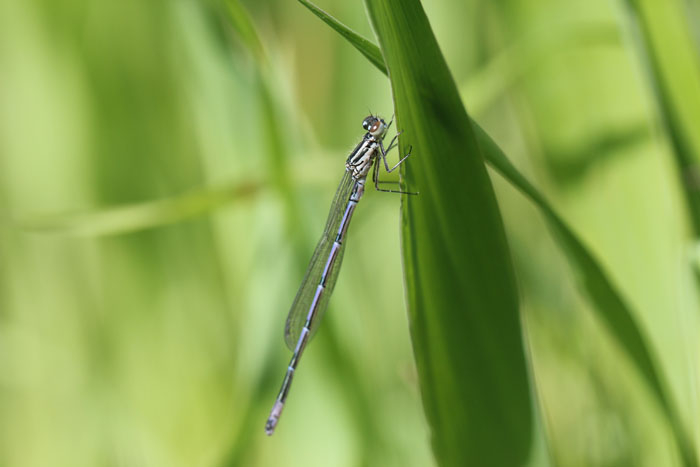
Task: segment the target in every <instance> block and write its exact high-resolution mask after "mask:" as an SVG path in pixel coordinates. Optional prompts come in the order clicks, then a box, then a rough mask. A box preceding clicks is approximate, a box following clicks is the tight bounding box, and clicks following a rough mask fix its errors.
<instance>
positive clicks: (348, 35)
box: [299, 0, 386, 74]
mask: <svg viewBox="0 0 700 467" xmlns="http://www.w3.org/2000/svg"><path fill="white" fill-rule="evenodd" d="M299 3H301V4H302V5H304V6H305V7H306V8H308V9H309V10H311V12H312V13H313V14H315V15H316V16H318V17H319V18H321V20H323V22H325V23H326V24H327V25H329V26H330V27H331V28H333V29H335V30H336V31H337V32H338V33H339V34H340V35H341V36H343V37H344V38H345V39H347V40H348V42H350V44H352V45H353V46H354V47H355V48H356V49H357V50H358V51H359V52H360V53H361V54H362V55H364V56H365V57H367V59H368V60H369V61H370V62H371V63H372V64H373V65H374V66H376V67H377V68H379V70H381V72H382V73H384V74H386V65H385V64H384V58H382V53H381V52H380V51H379V48H377V46H376V45H374V44H373V43H372V42H371V41H370V40H369V39H365V38H364V37H362V36H361V35H359V34H358V33H356V32H355V31H353V30H352V29H350V28H349V27H347V26H345V25H344V24H343V23H341V22H340V21H338V20H337V19H335V18H333V17H332V16H331V15H329V14H328V13H326V12H325V11H323V10H322V9H320V8H319V7H317V6H316V5H314V4H313V3H311V2H309V1H307V0H299Z"/></svg>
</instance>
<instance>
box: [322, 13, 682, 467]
mask: <svg viewBox="0 0 700 467" xmlns="http://www.w3.org/2000/svg"><path fill="white" fill-rule="evenodd" d="M312 11H313V10H312ZM324 21H326V22H328V21H331V22H333V28H334V29H336V30H337V31H341V30H342V28H344V26H343V25H342V24H341V23H340V22H334V21H335V20H334V19H333V18H332V17H328V16H327V17H326V18H325V19H324ZM342 35H343V36H344V37H346V38H347V37H348V36H347V35H345V34H342ZM353 45H354V46H355V47H356V48H358V50H360V51H361V52H362V53H363V54H364V55H369V54H375V53H378V52H379V48H378V47H377V46H376V45H374V44H372V43H369V44H368V43H366V42H362V43H359V42H354V43H353ZM364 48H366V49H371V50H363V49H364ZM377 68H378V69H379V70H380V71H382V72H385V68H384V67H377ZM471 125H472V127H473V128H474V131H475V136H476V139H477V141H478V144H479V146H480V148H481V150H482V151H483V152H482V155H483V157H484V159H485V160H486V162H488V163H489V165H490V166H491V167H493V168H494V169H495V170H497V171H498V172H499V173H500V174H501V175H502V176H503V177H504V178H505V179H506V180H508V182H509V183H511V184H512V185H513V186H514V187H516V188H517V189H518V190H519V191H520V192H521V193H523V194H524V195H525V196H526V197H527V198H529V199H530V200H531V201H532V202H533V203H534V204H535V205H536V206H538V208H539V209H540V211H541V212H542V214H543V215H544V217H545V220H546V221H547V223H548V225H549V226H550V229H551V230H552V232H553V234H554V239H555V241H556V242H557V243H558V244H559V246H560V247H561V249H562V250H563V251H564V253H565V254H566V256H567V258H568V260H569V264H570V265H571V267H572V270H573V271H574V272H575V277H576V279H577V282H578V284H579V286H580V287H581V289H582V290H583V291H585V292H586V294H587V296H588V297H589V299H590V300H591V301H592V302H593V304H594V305H595V311H596V312H597V313H598V315H599V316H600V318H601V320H602V321H603V323H605V324H606V326H607V327H608V329H609V331H610V333H611V334H612V336H613V338H615V339H616V341H617V342H618V343H619V345H620V347H621V348H622V349H623V351H625V352H626V353H627V355H628V357H629V358H630V360H631V362H632V363H633V364H634V365H635V367H636V368H637V370H638V371H639V372H640V374H641V375H642V376H643V378H644V381H645V382H646V384H647V385H648V387H649V388H650V390H651V391H652V393H653V394H654V395H655V397H656V399H657V401H658V403H659V404H660V405H661V407H662V408H663V410H664V413H665V414H666V417H667V419H668V420H669V423H670V425H671V427H672V430H673V432H674V435H675V437H676V439H677V441H678V443H679V445H680V446H681V451H682V454H683V457H684V459H685V463H686V465H695V463H694V461H693V460H692V455H691V454H690V452H691V451H692V449H691V448H690V443H689V441H688V439H689V438H688V436H687V434H686V432H685V431H684V429H683V427H682V423H681V421H680V420H679V418H678V416H677V415H676V412H675V410H674V409H673V404H672V402H671V400H670V397H669V396H668V394H667V391H666V389H665V387H666V386H665V384H664V382H663V377H662V375H661V374H660V373H659V371H658V370H657V369H656V365H655V363H654V358H653V355H652V353H651V351H650V348H649V345H648V344H647V341H646V339H645V337H644V335H643V333H642V331H641V329H640V328H639V326H638V324H637V322H636V320H635V318H634V314H633V313H632V310H631V309H630V307H629V305H628V304H627V303H626V301H625V300H624V299H623V297H622V295H621V294H620V292H619V291H618V290H617V287H616V286H615V285H614V283H613V281H612V280H610V279H609V278H608V276H607V274H606V272H605V270H604V269H603V267H602V266H601V265H600V263H599V261H598V260H597V259H596V258H595V256H594V255H593V254H592V253H591V252H590V251H589V250H588V249H587V248H586V246H585V244H584V243H583V242H582V241H581V240H580V239H579V238H578V236H577V235H576V234H575V233H574V231H573V230H572V229H571V228H570V227H569V226H568V224H567V223H566V222H565V221H564V220H563V219H562V218H561V217H560V216H559V215H558V214H557V212H556V211H555V210H554V208H553V207H552V206H551V205H550V203H549V202H548V201H547V200H546V198H545V197H544V196H543V195H542V194H541V193H540V192H539V191H538V190H537V189H536V188H535V187H534V186H533V185H532V184H531V183H530V182H529V181H528V180H527V178H526V177H524V176H523V175H522V174H521V173H520V172H519V171H518V170H517V169H516V168H515V167H514V166H513V165H512V164H511V163H510V161H509V160H508V159H507V157H506V156H505V154H504V153H503V152H502V151H501V149H500V148H499V147H498V145H497V144H496V143H495V142H494V141H493V140H492V139H491V138H490V137H489V136H488V134H487V133H486V132H485V131H484V130H483V129H482V128H481V127H480V126H479V125H478V124H477V123H476V122H474V121H473V120H472V121H471ZM405 128H406V126H405V125H404V123H403V121H402V129H405ZM421 189H422V187H421Z"/></svg>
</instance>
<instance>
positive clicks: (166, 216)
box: [10, 182, 262, 237]
mask: <svg viewBox="0 0 700 467" xmlns="http://www.w3.org/2000/svg"><path fill="white" fill-rule="evenodd" d="M261 187H262V184H261V183H259V182H249V183H243V184H238V185H235V186H230V187H223V188H218V189H208V190H201V191H193V192H189V193H185V194H182V195H180V196H174V197H170V198H166V199H158V200H153V201H144V202H141V203H134V204H129V205H125V206H117V207H113V208H108V209H103V210H100V211H96V212H85V213H63V214H52V215H37V216H33V217H29V218H23V219H19V220H15V221H10V225H12V226H13V227H16V228H18V229H19V230H22V231H26V232H32V233H47V234H52V235H66V236H86V237H96V236H105V235H119V234H125V233H130V232H138V231H141V230H147V229H153V228H157V227H161V226H164V225H170V224H176V223H178V222H182V221H184V220H187V219H190V218H192V217H196V216H200V215H205V214H209V213H211V212H213V211H214V210H215V209H217V208H219V207H221V206H224V205H228V204H230V203H232V202H234V201H242V200H244V199H246V198H249V197H251V196H253V195H255V194H256V193H257V192H258V191H259V190H260V189H261Z"/></svg>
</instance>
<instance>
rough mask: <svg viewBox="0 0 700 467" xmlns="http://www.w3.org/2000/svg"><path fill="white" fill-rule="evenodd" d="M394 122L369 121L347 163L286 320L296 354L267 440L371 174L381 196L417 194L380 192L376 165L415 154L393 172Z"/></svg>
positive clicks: (325, 303)
mask: <svg viewBox="0 0 700 467" xmlns="http://www.w3.org/2000/svg"><path fill="white" fill-rule="evenodd" d="M392 122H393V118H392V119H391V121H389V123H388V124H387V123H386V122H385V121H384V120H383V119H381V118H379V117H378V116H374V115H370V116H368V117H367V118H365V119H364V120H363V121H362V128H364V129H365V130H366V132H367V133H365V135H364V136H363V137H362V140H361V141H360V142H359V143H358V145H357V146H356V147H355V149H354V150H353V151H352V152H351V153H350V155H349V156H348V158H347V160H346V161H345V174H344V175H343V178H342V180H341V181H340V185H339V186H338V189H337V190H336V192H335V196H334V198H333V203H332V204H331V209H330V212H329V213H328V220H327V221H326V228H325V229H324V231H323V235H322V236H321V240H320V241H319V242H318V245H317V246H316V249H315V250H314V254H313V256H312V257H311V262H310V263H309V267H308V269H307V270H306V275H305V276H304V280H303V281H302V283H301V287H300V288H299V291H298V292H297V295H296V297H295V298H294V302H293V303H292V307H291V309H290V310H289V315H288V316H287V323H286V326H285V331H284V338H285V341H286V343H287V346H288V347H289V348H290V349H291V350H293V351H294V354H293V355H292V359H291V360H290V362H289V366H288V367H287V372H286V373H285V375H284V380H283V381H282V387H281V388H280V391H279V394H278V395H277V400H276V401H275V404H274V406H273V407H272V410H271V411H270V416H269V418H268V419H267V424H266V425H265V432H266V433H267V434H268V435H272V434H273V433H274V431H275V427H276V426H277V422H278V421H279V418H280V415H281V414H282V409H283V408H284V404H285V401H286V400H287V395H288V394H289V388H290V387H291V385H292V378H293V377H294V372H295V371H296V368H297V365H298V364H299V360H300V359H301V354H302V353H303V352H304V349H305V348H306V345H307V344H308V342H309V340H310V339H311V337H312V336H313V334H314V333H315V331H316V329H318V325H319V322H320V321H321V317H322V315H323V313H324V311H325V310H326V308H327V307H328V300H329V298H330V296H331V293H332V292H333V287H334V286H335V282H336V280H337V279H338V271H339V270H340V263H341V262H342V259H343V253H344V251H345V235H346V233H347V230H348V225H349V224H350V219H351V218H352V215H353V213H354V212H355V207H356V206H357V203H358V202H359V201H360V198H362V195H363V194H364V191H365V182H366V180H367V175H368V174H369V172H370V170H373V172H372V181H373V182H374V187H375V188H376V189H377V190H378V191H383V192H389V193H403V194H417V193H408V192H404V191H400V190H385V189H383V188H380V187H379V184H380V183H383V182H380V181H379V168H380V167H379V166H380V163H379V160H378V159H381V160H382V161H383V162H384V168H385V169H386V171H387V172H393V171H394V170H395V169H396V168H397V167H399V166H400V165H401V164H402V163H403V161H405V160H406V158H408V156H410V155H411V148H409V150H408V152H407V153H406V155H405V156H404V157H403V158H401V159H400V160H399V162H398V163H397V164H396V165H395V166H394V167H392V168H389V164H388V163H387V161H386V155H387V153H388V152H389V151H391V150H392V149H393V148H394V147H396V145H397V140H398V137H399V135H400V134H401V133H400V132H398V133H397V134H396V136H394V138H393V139H392V140H391V142H390V143H389V146H387V147H386V148H384V142H383V141H384V136H385V135H386V132H387V131H388V130H389V127H390V126H391V124H392ZM375 162H376V163H375Z"/></svg>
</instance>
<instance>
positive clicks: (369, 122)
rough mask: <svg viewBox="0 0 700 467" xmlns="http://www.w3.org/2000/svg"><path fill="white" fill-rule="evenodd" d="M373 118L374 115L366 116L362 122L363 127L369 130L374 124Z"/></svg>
mask: <svg viewBox="0 0 700 467" xmlns="http://www.w3.org/2000/svg"><path fill="white" fill-rule="evenodd" d="M372 120H373V119H372V117H367V118H365V119H364V121H363V122H362V128H364V129H365V130H368V131H369V128H370V127H371V126H372Z"/></svg>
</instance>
